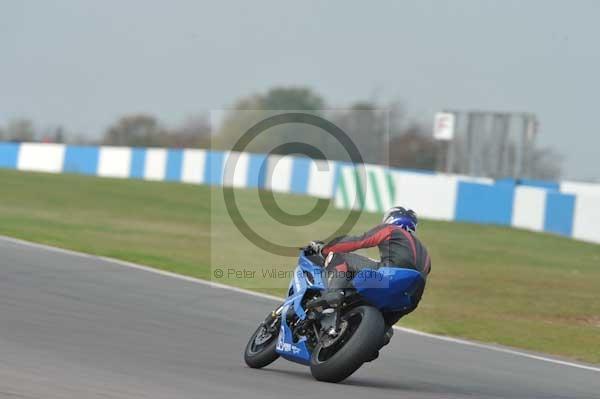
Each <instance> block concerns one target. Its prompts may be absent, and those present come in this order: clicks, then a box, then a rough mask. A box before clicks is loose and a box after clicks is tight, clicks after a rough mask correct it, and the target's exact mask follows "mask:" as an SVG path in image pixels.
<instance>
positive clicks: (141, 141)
mask: <svg viewBox="0 0 600 399" xmlns="http://www.w3.org/2000/svg"><path fill="white" fill-rule="evenodd" d="M282 110H289V111H303V112H306V113H308V114H311V115H315V116H318V117H320V118H323V119H324V120H327V121H330V122H332V123H333V124H334V125H335V126H338V127H340V128H341V130H342V131H343V132H344V133H345V134H346V135H347V136H348V137H349V139H350V140H351V142H352V143H353V144H354V146H355V147H356V148H357V149H358V152H359V153H360V156H361V158H362V159H363V160H364V161H365V162H369V163H376V164H386V165H390V166H394V167H399V168H413V169H427V170H435V169H441V168H442V165H441V164H440V160H439V159H440V147H439V143H436V142H435V141H434V140H433V138H432V135H431V126H430V125H427V124H423V123H420V122H417V121H414V120H411V119H410V118H408V117H407V115H406V113H405V112H404V110H403V108H402V106H401V104H400V103H397V102H395V103H388V104H378V103H377V102H374V101H357V102H355V103H353V104H350V105H349V106H346V107H343V108H340V107H334V106H331V105H329V104H328V103H327V102H326V101H325V99H324V98H323V97H322V96H321V95H319V94H318V93H316V92H315V91H314V90H312V89H310V88H306V87H274V88H272V89H270V90H267V91H266V92H263V93H257V94H252V95H248V96H244V97H242V98H240V99H238V100H237V101H235V102H234V104H233V106H232V107H230V109H229V110H227V111H225V112H224V114H223V115H221V118H220V120H218V121H216V122H217V123H213V126H211V116H210V115H209V114H208V113H199V114H197V115H195V116H193V117H189V118H188V119H186V120H184V121H183V122H182V123H180V124H179V125H177V126H167V125H165V124H164V123H162V122H161V121H160V120H159V119H158V118H157V117H156V116H153V115H149V114H127V115H123V116H121V117H119V118H118V119H117V120H116V121H115V122H114V123H112V124H111V125H110V126H108V127H107V128H106V130H105V131H104V132H103V133H102V135H101V136H100V137H99V138H91V137H89V136H86V135H82V134H75V133H72V132H68V131H66V129H64V128H63V127H60V126H59V127H55V128H51V129H38V128H36V126H35V125H34V123H33V121H31V120H29V119H16V120H12V121H9V122H8V123H7V124H6V125H5V126H0V140H2V141H17V142H25V141H41V142H57V143H69V144H79V145H115V146H139V147H175V148H211V149H217V150H219V149H221V150H229V149H231V148H232V147H233V146H234V144H235V143H236V142H238V140H239V139H240V137H241V136H242V134H243V133H244V132H246V131H247V130H248V129H249V128H250V127H251V126H253V125H254V124H255V123H258V122H260V121H261V120H264V119H265V118H268V117H269V116H272V115H275V114H277V113H280V112H281V111H282ZM212 122H215V121H212ZM302 143H304V144H302ZM305 144H308V145H310V146H311V147H314V148H316V149H317V150H318V152H320V155H319V156H317V157H321V156H323V157H325V158H327V159H334V160H343V161H349V160H351V159H350V158H351V157H350V156H349V151H348V149H347V148H344V147H343V146H342V145H341V144H340V143H339V141H338V140H337V139H336V138H334V137H333V136H331V135H330V134H328V133H327V132H325V131H324V130H323V129H321V128H319V127H315V126H310V125H306V124H301V123H290V124H286V125H282V126H276V127H273V128H271V129H269V130H268V131H265V132H263V133H262V134H261V135H259V136H258V137H256V139H255V140H252V142H251V143H250V144H249V145H248V146H247V147H246V148H245V150H246V151H250V152H257V153H275V154H277V153H303V151H304V150H306V145H305ZM535 151H536V155H535V156H534V157H533V159H534V162H535V164H534V165H533V167H532V173H533V175H532V176H529V177H532V178H546V179H555V178H558V177H559V176H560V162H558V161H557V156H556V154H555V152H554V151H552V150H550V149H536V150H535ZM350 152H351V151H350ZM460 164H461V163H460V162H458V163H457V165H460ZM453 172H461V170H460V169H458V168H457V169H456V170H453ZM493 177H499V176H493Z"/></svg>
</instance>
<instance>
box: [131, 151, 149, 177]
mask: <svg viewBox="0 0 600 399" xmlns="http://www.w3.org/2000/svg"><path fill="white" fill-rule="evenodd" d="M145 166H146V149H145V148H132V149H131V165H130V168H129V177H131V178H132V179H143V178H144V169H145Z"/></svg>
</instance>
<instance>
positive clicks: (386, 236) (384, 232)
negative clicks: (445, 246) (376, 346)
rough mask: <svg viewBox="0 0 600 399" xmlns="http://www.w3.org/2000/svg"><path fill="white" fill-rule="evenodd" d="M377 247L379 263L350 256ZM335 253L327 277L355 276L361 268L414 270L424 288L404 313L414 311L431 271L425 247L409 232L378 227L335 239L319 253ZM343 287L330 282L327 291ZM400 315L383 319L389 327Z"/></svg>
mask: <svg viewBox="0 0 600 399" xmlns="http://www.w3.org/2000/svg"><path fill="white" fill-rule="evenodd" d="M371 247H379V255H380V257H381V260H380V261H379V262H376V261H373V260H372V259H369V258H367V257H364V256H360V255H357V254H352V253H350V252H353V251H356V250H358V249H362V248H371ZM331 252H333V253H334V255H333V258H332V259H331V260H330V262H329V263H328V266H327V271H328V273H329V275H330V276H331V275H336V274H337V273H336V272H343V273H347V272H350V273H356V272H358V271H360V270H361V269H364V268H369V269H377V268H378V267H382V266H396V267H403V268H407V269H413V270H417V271H419V272H420V273H421V275H422V276H423V287H421V288H420V289H419V292H416V293H415V298H414V301H415V306H414V307H413V308H412V309H410V310H409V311H408V312H405V313H403V314H406V313H410V312H411V311H412V310H414V309H415V308H416V305H417V304H418V302H419V301H420V299H421V296H422V294H423V290H424V288H425V284H424V283H425V280H426V279H427V275H429V273H430V271H431V258H430V257H429V254H428V252H427V249H426V248H425V246H424V245H423V244H422V243H421V241H420V240H419V239H418V238H417V237H415V236H414V235H413V234H412V233H411V232H409V231H407V230H404V229H403V228H402V227H400V226H396V225H392V224H380V225H378V226H376V227H374V228H373V229H371V230H369V231H367V232H366V233H364V234H363V235H360V236H356V237H352V236H343V237H338V238H336V239H334V240H332V241H331V242H329V243H327V244H325V245H324V246H323V249H322V251H321V253H322V254H323V255H324V256H327V255H329V254H330V253H331ZM343 284H344V282H343V281H341V280H340V279H333V280H331V281H330V288H341V287H342V285H343ZM401 316H402V315H401V314H394V315H389V316H388V317H386V322H387V323H388V324H390V325H391V324H393V323H395V322H396V321H397V320H398V319H399V318H400V317H401Z"/></svg>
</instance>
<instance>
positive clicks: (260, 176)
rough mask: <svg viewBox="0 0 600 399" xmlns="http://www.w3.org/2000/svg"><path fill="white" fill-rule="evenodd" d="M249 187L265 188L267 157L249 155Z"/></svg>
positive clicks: (247, 178)
mask: <svg viewBox="0 0 600 399" xmlns="http://www.w3.org/2000/svg"><path fill="white" fill-rule="evenodd" d="M249 157H250V159H249V161H248V176H247V177H246V186H247V187H258V188H263V187H264V186H265V181H266V176H267V174H266V171H267V156H266V155H263V154H249Z"/></svg>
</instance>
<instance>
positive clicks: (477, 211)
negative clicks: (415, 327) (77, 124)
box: [0, 142, 600, 243]
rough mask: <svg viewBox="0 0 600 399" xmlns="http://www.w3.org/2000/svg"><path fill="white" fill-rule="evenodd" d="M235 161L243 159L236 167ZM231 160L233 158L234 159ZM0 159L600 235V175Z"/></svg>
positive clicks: (331, 164)
mask: <svg viewBox="0 0 600 399" xmlns="http://www.w3.org/2000/svg"><path fill="white" fill-rule="evenodd" d="M234 163H235V169H233V168H232V166H233V164H234ZM228 165H229V167H228ZM0 168H10V169H18V170H26V171H40V172H48V173H81V174H88V175H95V176H105V177H115V178H131V179H145V180H159V181H174V182H183V183H192V184H208V185H227V186H234V187H246V188H253V187H258V188H262V189H268V190H273V191H277V192H283V193H294V194H303V195H310V196H315V197H321V198H334V201H335V204H336V206H338V207H341V208H347V209H348V208H351V209H364V210H366V211H371V212H382V211H383V210H384V209H387V208H389V207H390V206H392V205H396V204H402V205H404V206H408V207H412V208H414V209H417V210H418V211H419V213H420V214H421V215H422V216H423V217H426V218H430V219H437V220H447V221H465V222H473V223H489V224H499V225H506V226H513V227H517V228H523V229H528V230H533V231H545V232H550V233H556V234H561V235H564V236H569V237H573V238H576V239H581V240H585V241H591V242H598V243H600V185H598V184H591V183H579V182H560V183H555V182H542V181H533V180H522V181H519V182H515V181H514V180H503V181H497V182H493V181H492V180H490V179H481V178H472V177H467V176H459V175H445V174H437V173H433V172H416V171H406V170H398V169H391V168H386V167H383V166H379V165H365V168H364V172H365V173H364V174H362V173H357V170H356V169H355V168H353V167H352V165H348V164H346V163H343V162H335V161H313V160H309V159H307V158H305V157H293V156H279V155H272V156H268V157H267V156H266V155H263V154H250V153H233V152H221V151H209V150H202V149H166V148H130V147H111V146H99V147H93V146H71V145H63V144H42V143H2V142H0Z"/></svg>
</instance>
